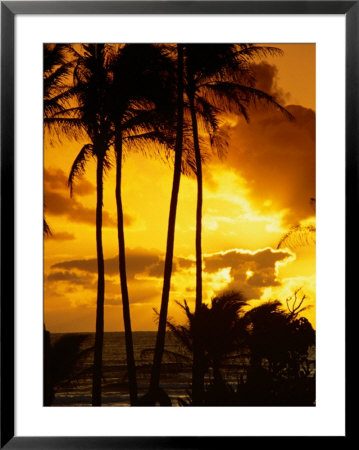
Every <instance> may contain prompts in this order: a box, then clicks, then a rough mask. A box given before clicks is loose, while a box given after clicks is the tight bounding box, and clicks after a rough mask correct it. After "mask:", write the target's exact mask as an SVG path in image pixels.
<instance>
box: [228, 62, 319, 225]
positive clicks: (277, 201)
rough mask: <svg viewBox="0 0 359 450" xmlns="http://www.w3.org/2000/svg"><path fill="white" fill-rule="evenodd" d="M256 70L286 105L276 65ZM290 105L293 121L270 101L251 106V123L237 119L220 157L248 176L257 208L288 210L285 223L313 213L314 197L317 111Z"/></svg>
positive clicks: (265, 87)
mask: <svg viewBox="0 0 359 450" xmlns="http://www.w3.org/2000/svg"><path fill="white" fill-rule="evenodd" d="M256 72H257V78H258V83H257V87H258V88H260V89H263V90H264V91H266V92H267V93H269V94H271V95H273V96H274V97H275V98H276V100H277V101H278V102H279V103H281V104H282V105H285V103H286V99H287V98H288V95H287V94H286V93H284V92H283V91H281V90H280V88H278V86H277V82H276V76H277V69H276V68H275V66H271V65H269V64H267V63H261V64H259V65H257V66H256ZM287 110H288V111H289V112H290V113H291V114H292V115H293V116H294V117H295V120H294V121H289V120H288V119H287V118H286V117H285V116H284V115H283V114H281V113H280V112H279V111H277V110H275V109H273V108H272V107H269V106H267V107H264V106H260V105H259V104H257V107H256V108H254V107H251V108H250V110H249V115H250V123H249V124H247V123H246V122H245V121H244V119H241V118H239V119H238V123H237V125H235V126H234V127H233V128H232V129H231V131H230V135H231V140H230V146H229V148H228V154H227V158H226V159H224V160H223V161H221V164H225V165H226V166H227V167H228V168H229V169H233V168H234V169H236V170H237V171H238V172H239V173H240V174H241V175H242V176H243V177H244V178H245V180H246V182H247V187H248V188H249V189H250V196H251V197H250V199H251V201H252V202H254V204H255V207H256V208H258V209H259V210H261V211H262V212H264V213H266V212H269V213H270V212H271V211H276V212H278V210H286V213H285V216H284V224H285V226H289V225H293V224H296V223H298V222H299V221H300V220H302V219H305V218H307V217H309V216H312V215H314V211H313V208H312V205H311V202H310V199H311V198H313V197H315V112H314V111H313V110H311V109H307V108H304V107H302V106H300V105H289V106H287Z"/></svg>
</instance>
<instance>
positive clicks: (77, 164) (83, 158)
mask: <svg viewBox="0 0 359 450" xmlns="http://www.w3.org/2000/svg"><path fill="white" fill-rule="evenodd" d="M93 150H94V147H93V145H92V144H86V145H84V146H83V147H82V149H81V150H80V152H79V154H78V155H77V156H76V158H75V161H74V162H73V164H72V167H71V170H70V174H69V178H68V181H67V184H68V186H69V188H70V195H71V196H72V194H73V187H74V181H75V179H76V178H78V177H80V176H82V175H83V174H84V173H85V166H86V163H87V162H88V160H89V159H90V158H92V157H93V156H95V155H94V153H93Z"/></svg>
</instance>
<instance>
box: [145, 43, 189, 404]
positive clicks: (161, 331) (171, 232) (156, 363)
mask: <svg viewBox="0 0 359 450" xmlns="http://www.w3.org/2000/svg"><path fill="white" fill-rule="evenodd" d="M177 60H178V62H177V77H178V78H177V131H176V133H177V134H176V146H175V165H174V171H173V183H172V194H171V203H170V213H169V219H168V230H167V247H166V258H165V268H164V278H163V290H162V300H161V310H160V316H159V323H158V331H157V338H156V348H155V354H154V359H153V366H152V372H151V381H150V392H149V393H150V396H152V397H153V398H156V396H157V393H158V390H159V384H160V373H161V363H162V356H163V351H164V346H165V336H166V324H167V311H168V301H169V293H170V287H171V274H172V263H173V247H174V237H175V224H176V213H177V202H178V191H179V186H180V179H181V165H182V149H183V145H182V144H183V45H181V44H178V45H177Z"/></svg>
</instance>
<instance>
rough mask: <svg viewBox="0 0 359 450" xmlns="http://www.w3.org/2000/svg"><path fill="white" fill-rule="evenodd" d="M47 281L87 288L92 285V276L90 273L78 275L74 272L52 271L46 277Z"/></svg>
mask: <svg viewBox="0 0 359 450" xmlns="http://www.w3.org/2000/svg"><path fill="white" fill-rule="evenodd" d="M46 281H47V282H48V283H56V282H66V283H70V284H75V285H79V286H84V287H87V288H92V287H93V282H94V278H93V277H92V276H90V275H78V274H77V273H75V272H52V273H50V274H49V275H47V277H46Z"/></svg>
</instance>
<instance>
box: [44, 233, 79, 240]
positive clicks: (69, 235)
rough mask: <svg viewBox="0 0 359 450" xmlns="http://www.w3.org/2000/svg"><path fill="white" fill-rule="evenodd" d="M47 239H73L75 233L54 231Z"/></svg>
mask: <svg viewBox="0 0 359 450" xmlns="http://www.w3.org/2000/svg"><path fill="white" fill-rule="evenodd" d="M47 239H53V240H54V241H73V240H74V239H75V235H74V234H72V233H68V232H67V231H59V232H58V233H55V232H52V233H51V234H50V235H49V236H47Z"/></svg>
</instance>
